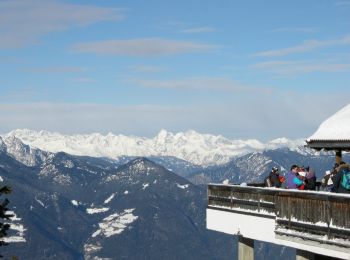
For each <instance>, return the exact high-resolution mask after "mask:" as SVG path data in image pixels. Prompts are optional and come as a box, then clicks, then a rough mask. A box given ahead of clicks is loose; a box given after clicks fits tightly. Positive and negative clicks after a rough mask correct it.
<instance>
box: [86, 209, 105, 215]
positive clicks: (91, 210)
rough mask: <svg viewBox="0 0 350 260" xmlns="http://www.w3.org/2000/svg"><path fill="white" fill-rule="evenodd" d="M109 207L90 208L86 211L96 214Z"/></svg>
mask: <svg viewBox="0 0 350 260" xmlns="http://www.w3.org/2000/svg"><path fill="white" fill-rule="evenodd" d="M108 210H109V208H88V209H86V212H87V213H88V214H96V213H102V212H106V211H108Z"/></svg>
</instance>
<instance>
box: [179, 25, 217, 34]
mask: <svg viewBox="0 0 350 260" xmlns="http://www.w3.org/2000/svg"><path fill="white" fill-rule="evenodd" d="M215 31H216V29H215V28H214V27H210V26H205V27H195V28H188V29H184V30H181V31H180V33H205V32H215Z"/></svg>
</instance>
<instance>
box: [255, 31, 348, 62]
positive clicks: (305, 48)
mask: <svg viewBox="0 0 350 260" xmlns="http://www.w3.org/2000/svg"><path fill="white" fill-rule="evenodd" d="M339 45H350V35H347V36H344V37H342V38H339V39H334V40H326V41H321V40H307V41H304V42H303V43H302V44H299V45H296V46H293V47H289V48H284V49H277V50H270V51H263V52H259V53H256V54H254V55H253V56H261V57H277V56H286V55H289V54H293V53H303V52H309V51H313V50H315V49H318V48H322V47H329V46H339Z"/></svg>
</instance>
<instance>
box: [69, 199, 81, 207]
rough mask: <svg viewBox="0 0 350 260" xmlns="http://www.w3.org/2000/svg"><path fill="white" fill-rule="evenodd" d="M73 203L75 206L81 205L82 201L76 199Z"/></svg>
mask: <svg viewBox="0 0 350 260" xmlns="http://www.w3.org/2000/svg"><path fill="white" fill-rule="evenodd" d="M71 203H72V204H73V205H74V206H79V204H80V202H79V201H76V200H71Z"/></svg>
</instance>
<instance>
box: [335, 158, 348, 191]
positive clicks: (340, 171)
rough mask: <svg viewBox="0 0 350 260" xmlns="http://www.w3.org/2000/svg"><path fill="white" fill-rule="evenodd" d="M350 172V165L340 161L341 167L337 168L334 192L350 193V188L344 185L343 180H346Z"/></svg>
mask: <svg viewBox="0 0 350 260" xmlns="http://www.w3.org/2000/svg"><path fill="white" fill-rule="evenodd" d="M349 172H350V165H348V164H346V163H340V165H339V167H338V168H337V174H336V175H335V180H334V186H333V190H332V191H333V192H336V193H349V194H350V189H347V188H346V187H344V186H343V183H342V182H344V181H345V182H346V180H344V178H346V176H344V175H348V174H349Z"/></svg>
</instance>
